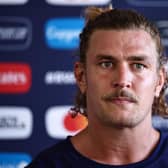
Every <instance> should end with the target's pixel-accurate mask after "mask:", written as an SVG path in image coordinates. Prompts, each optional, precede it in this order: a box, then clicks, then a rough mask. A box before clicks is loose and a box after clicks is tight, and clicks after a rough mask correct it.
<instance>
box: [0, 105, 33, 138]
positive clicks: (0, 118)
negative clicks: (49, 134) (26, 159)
mask: <svg viewBox="0 0 168 168" xmlns="http://www.w3.org/2000/svg"><path fill="white" fill-rule="evenodd" d="M32 127H33V117H32V112H31V111H30V109H28V108H25V107H10V106H6V107H3V106H1V107H0V132H1V133H0V139H26V138H29V137H30V135H31V133H32Z"/></svg>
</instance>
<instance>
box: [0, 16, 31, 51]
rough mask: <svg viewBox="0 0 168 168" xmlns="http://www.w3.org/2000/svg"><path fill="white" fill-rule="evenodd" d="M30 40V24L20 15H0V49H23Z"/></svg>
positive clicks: (28, 44)
mask: <svg viewBox="0 0 168 168" xmlns="http://www.w3.org/2000/svg"><path fill="white" fill-rule="evenodd" d="M31 40H32V25H31V23H30V21H29V20H27V19H26V18H21V17H0V50H4V51H13V50H24V49H26V48H28V47H29V46H30V43H31Z"/></svg>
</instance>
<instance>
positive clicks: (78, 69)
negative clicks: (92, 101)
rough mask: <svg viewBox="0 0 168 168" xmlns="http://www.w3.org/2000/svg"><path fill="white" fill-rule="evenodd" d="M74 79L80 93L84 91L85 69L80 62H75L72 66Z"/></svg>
mask: <svg viewBox="0 0 168 168" xmlns="http://www.w3.org/2000/svg"><path fill="white" fill-rule="evenodd" d="M74 74H75V79H76V83H77V85H78V87H79V88H80V91H81V92H82V93H85V92H86V86H87V85H86V70H85V67H84V64H83V63H81V62H76V63H75V66H74Z"/></svg>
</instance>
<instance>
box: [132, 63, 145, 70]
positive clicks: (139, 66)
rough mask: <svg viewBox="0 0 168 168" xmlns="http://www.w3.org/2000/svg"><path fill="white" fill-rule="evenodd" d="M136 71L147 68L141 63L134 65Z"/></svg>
mask: <svg viewBox="0 0 168 168" xmlns="http://www.w3.org/2000/svg"><path fill="white" fill-rule="evenodd" d="M133 67H134V69H136V70H143V69H144V68H145V67H146V66H145V65H143V64H140V63H135V64H133Z"/></svg>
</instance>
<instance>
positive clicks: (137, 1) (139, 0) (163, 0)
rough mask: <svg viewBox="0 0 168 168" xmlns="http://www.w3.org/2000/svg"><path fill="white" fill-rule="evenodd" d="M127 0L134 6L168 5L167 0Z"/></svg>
mask: <svg viewBox="0 0 168 168" xmlns="http://www.w3.org/2000/svg"><path fill="white" fill-rule="evenodd" d="M127 2H128V3H129V4H131V5H134V6H146V7H166V6H168V1H167V0H127Z"/></svg>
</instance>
